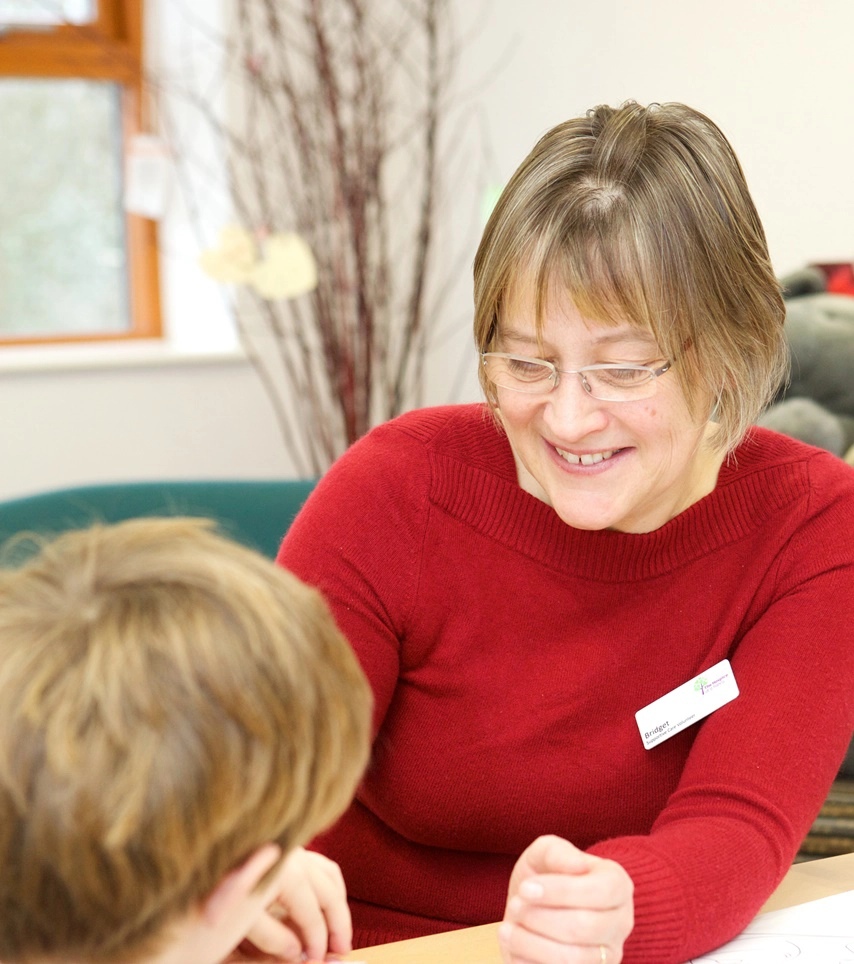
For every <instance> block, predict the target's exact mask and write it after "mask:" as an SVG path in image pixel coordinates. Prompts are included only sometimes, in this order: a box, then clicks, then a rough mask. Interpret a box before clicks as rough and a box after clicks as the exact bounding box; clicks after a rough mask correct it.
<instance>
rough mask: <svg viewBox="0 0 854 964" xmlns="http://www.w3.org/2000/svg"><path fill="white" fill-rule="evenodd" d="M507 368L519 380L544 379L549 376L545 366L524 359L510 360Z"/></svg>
mask: <svg viewBox="0 0 854 964" xmlns="http://www.w3.org/2000/svg"><path fill="white" fill-rule="evenodd" d="M507 367H508V369H509V371H510V372H512V374H514V375H515V376H516V377H517V378H527V379H532V378H544V377H546V376H547V375H548V374H549V370H548V368H546V366H545V365H543V364H541V363H540V362H536V361H532V360H528V359H524V358H508V359H507Z"/></svg>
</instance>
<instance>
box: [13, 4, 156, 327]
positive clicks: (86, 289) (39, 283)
mask: <svg viewBox="0 0 854 964" xmlns="http://www.w3.org/2000/svg"><path fill="white" fill-rule="evenodd" d="M141 18H142V0H63V2H60V0H53V2H45V3H42V4H34V3H31V2H26V3H24V2H20V0H2V2H0V111H2V114H3V138H4V146H3V151H2V152H0V205H2V210H3V212H4V220H3V232H2V236H0V342H6V343H12V344H21V343H28V342H49V341H79V340H92V339H97V340H115V339H125V338H135V337H152V336H156V335H158V334H159V333H160V312H159V298H158V286H157V270H156V241H155V230H154V224H153V222H152V221H149V220H146V219H144V218H142V217H138V216H134V215H130V214H127V213H126V212H125V210H124V207H123V190H124V184H123V171H122V169H123V159H124V156H125V151H126V145H127V144H128V143H129V138H130V137H131V135H132V134H133V133H134V132H135V131H136V130H137V129H138V126H139V121H140V86H141V75H142V68H141V50H142V47H141V45H142V38H141V25H142V20H141Z"/></svg>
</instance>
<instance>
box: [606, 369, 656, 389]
mask: <svg viewBox="0 0 854 964" xmlns="http://www.w3.org/2000/svg"><path fill="white" fill-rule="evenodd" d="M598 374H599V375H600V377H602V378H604V379H605V381H608V382H610V383H611V384H612V385H641V384H643V383H644V382H645V381H648V380H649V377H650V373H649V372H648V371H647V370H646V369H645V368H602V369H600V370H599V372H598Z"/></svg>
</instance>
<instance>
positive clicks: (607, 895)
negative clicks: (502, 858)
mask: <svg viewBox="0 0 854 964" xmlns="http://www.w3.org/2000/svg"><path fill="white" fill-rule="evenodd" d="M633 890H634V888H633V884H632V880H631V878H630V877H629V875H628V874H627V873H626V871H625V870H624V869H623V868H622V867H621V866H620V865H619V864H618V863H615V862H614V861H613V860H605V859H603V858H601V857H595V856H593V855H592V854H587V853H584V851H582V850H579V849H578V848H577V847H574V846H573V845H572V844H571V843H570V842H569V841H568V840H564V839H562V838H561V837H554V836H546V837H538V838H537V839H536V840H535V841H534V842H533V843H532V844H531V846H530V847H528V849H527V850H525V852H524V853H523V854H522V856H521V857H520V858H519V860H518V861H517V862H516V866H515V867H514V869H513V874H512V876H511V878H510V887H509V890H508V896H507V906H506V908H505V912H504V920H503V922H502V924H501V926H500V928H499V931H498V939H499V944H500V947H501V956H502V959H503V960H504V962H505V964H603V962H604V964H620V961H622V959H623V944H624V942H625V940H626V938H627V937H628V936H629V934H630V932H631V930H632V927H633V925H634V904H633V899H632V895H633Z"/></svg>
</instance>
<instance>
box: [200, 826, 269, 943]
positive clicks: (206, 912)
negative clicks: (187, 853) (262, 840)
mask: <svg viewBox="0 0 854 964" xmlns="http://www.w3.org/2000/svg"><path fill="white" fill-rule="evenodd" d="M281 856H282V848H281V847H279V846H278V845H277V844H274V843H266V844H264V845H263V846H261V847H259V848H258V849H257V850H256V851H255V852H254V853H253V854H251V856H249V857H247V858H246V860H244V861H243V863H242V864H241V865H240V866H239V867H235V869H234V870H232V871H231V873H229V874H227V875H226V876H225V877H223V879H222V880H221V881H220V882H219V884H218V885H217V887H216V889H215V890H214V891H213V893H211V895H210V896H209V897H208V898H207V900H206V901H205V902H204V904H203V906H202V915H203V916H204V918H205V920H206V921H207V923H208V924H210V925H211V926H216V925H217V924H219V923H220V922H221V921H222V920H223V918H225V917H227V916H228V913H229V911H230V910H232V909H233V908H234V907H235V905H237V904H239V903H240V902H241V901H242V900H244V899H245V898H247V897H249V896H250V895H251V894H252V893H253V892H254V891H255V888H256V887H257V886H258V884H259V882H260V881H261V880H262V879H263V877H264V875H265V874H266V873H267V871H268V870H270V868H271V867H273V865H274V864H275V863H276V861H277V860H279V859H280V858H281Z"/></svg>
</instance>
